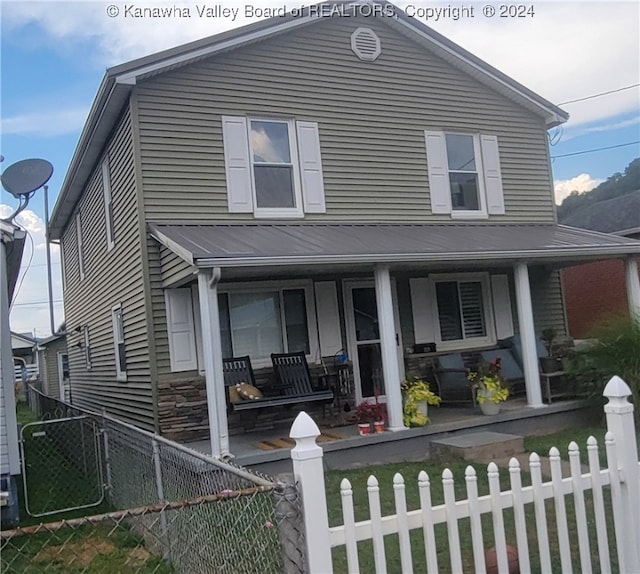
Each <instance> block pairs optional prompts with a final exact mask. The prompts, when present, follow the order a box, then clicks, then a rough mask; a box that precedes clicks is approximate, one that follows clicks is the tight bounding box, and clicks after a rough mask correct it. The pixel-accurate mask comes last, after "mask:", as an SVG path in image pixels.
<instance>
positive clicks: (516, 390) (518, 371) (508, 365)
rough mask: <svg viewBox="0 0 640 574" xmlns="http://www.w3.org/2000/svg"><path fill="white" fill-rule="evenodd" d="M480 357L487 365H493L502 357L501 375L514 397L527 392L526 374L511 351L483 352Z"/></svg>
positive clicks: (493, 350)
mask: <svg viewBox="0 0 640 574" xmlns="http://www.w3.org/2000/svg"><path fill="white" fill-rule="evenodd" d="M480 356H481V357H482V360H483V361H484V362H485V363H491V362H493V361H495V360H496V359H497V358H498V357H500V364H501V365H502V369H501V374H502V377H503V378H504V380H505V382H506V383H507V385H508V386H509V391H510V393H511V395H512V396H516V395H523V394H524V393H525V392H526V387H525V384H524V373H523V372H522V368H521V367H520V365H519V364H518V362H517V361H516V359H515V357H514V356H513V354H512V353H511V351H510V350H509V349H491V350H490V351H482V353H480Z"/></svg>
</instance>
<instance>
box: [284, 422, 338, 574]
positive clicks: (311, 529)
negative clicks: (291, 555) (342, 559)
mask: <svg viewBox="0 0 640 574" xmlns="http://www.w3.org/2000/svg"><path fill="white" fill-rule="evenodd" d="M289 436H290V437H291V438H292V439H294V440H295V441H296V446H294V447H293V448H292V449H291V460H292V463H293V475H294V476H295V478H296V482H297V483H298V485H299V486H300V493H301V495H302V514H303V518H304V528H305V532H304V539H305V547H306V550H307V566H308V569H309V572H310V573H311V574H319V573H322V574H332V573H333V565H332V562H331V545H330V543H329V517H328V514H327V497H326V493H325V489H324V468H323V465H322V448H321V447H319V446H318V445H317V444H316V438H317V437H319V436H320V429H319V428H318V425H316V423H315V422H313V419H312V418H311V417H310V416H309V415H308V414H307V413H305V412H304V411H302V412H301V413H300V414H299V415H298V416H297V417H296V420H295V421H293V425H292V426H291V430H290V431H289Z"/></svg>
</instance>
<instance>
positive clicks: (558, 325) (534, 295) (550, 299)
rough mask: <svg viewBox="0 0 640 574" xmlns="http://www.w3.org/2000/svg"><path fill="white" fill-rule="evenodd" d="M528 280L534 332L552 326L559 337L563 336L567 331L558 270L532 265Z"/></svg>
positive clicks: (540, 331) (539, 331)
mask: <svg viewBox="0 0 640 574" xmlns="http://www.w3.org/2000/svg"><path fill="white" fill-rule="evenodd" d="M529 282H530V284H531V301H532V304H533V320H534V323H535V328H536V333H542V330H543V329H549V328H552V329H555V331H556V333H557V334H558V336H559V337H565V336H566V335H567V334H568V332H567V321H566V315H565V312H564V300H563V295H562V283H561V277H560V271H559V270H557V269H556V270H554V271H549V270H548V269H546V268H544V267H534V268H532V269H530V270H529Z"/></svg>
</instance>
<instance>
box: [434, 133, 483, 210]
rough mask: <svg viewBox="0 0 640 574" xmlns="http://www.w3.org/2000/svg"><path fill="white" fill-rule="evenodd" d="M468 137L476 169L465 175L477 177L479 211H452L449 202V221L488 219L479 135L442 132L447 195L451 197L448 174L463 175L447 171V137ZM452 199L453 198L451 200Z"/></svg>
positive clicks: (457, 171)
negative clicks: (474, 174) (447, 183)
mask: <svg viewBox="0 0 640 574" xmlns="http://www.w3.org/2000/svg"><path fill="white" fill-rule="evenodd" d="M448 135H456V136H470V137H472V138H473V154H474V156H475V162H476V169H475V171H473V172H472V171H469V172H466V173H476V174H477V176H478V201H479V203H480V209H476V210H471V209H454V208H453V201H452V202H451V219H488V218H489V214H488V212H487V195H486V192H485V189H484V164H483V163H482V149H481V147H480V134H474V133H465V132H453V131H445V132H444V143H445V146H444V154H445V161H446V168H447V181H448V182H449V195H451V181H450V180H449V174H450V173H451V172H452V171H453V173H465V172H463V171H459V170H450V169H449V156H448V154H447V145H446V144H447V136H448ZM452 199H453V198H452Z"/></svg>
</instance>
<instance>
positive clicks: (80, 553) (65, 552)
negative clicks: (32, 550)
mask: <svg viewBox="0 0 640 574" xmlns="http://www.w3.org/2000/svg"><path fill="white" fill-rule="evenodd" d="M115 550H116V547H115V546H114V544H113V543H111V541H109V540H105V539H104V538H101V537H100V536H97V535H95V534H94V535H92V536H89V537H87V538H85V539H83V540H79V541H77V542H67V543H65V544H62V545H60V546H49V547H48V548H43V549H42V550H40V552H38V554H36V556H35V558H34V560H35V561H36V562H57V563H61V564H65V565H71V564H73V565H78V566H82V567H85V566H88V565H89V564H91V561H92V560H93V559H94V558H95V557H96V556H99V555H100V554H111V553H112V552H114V551H115ZM143 550H144V549H143ZM145 552H146V551H145Z"/></svg>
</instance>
